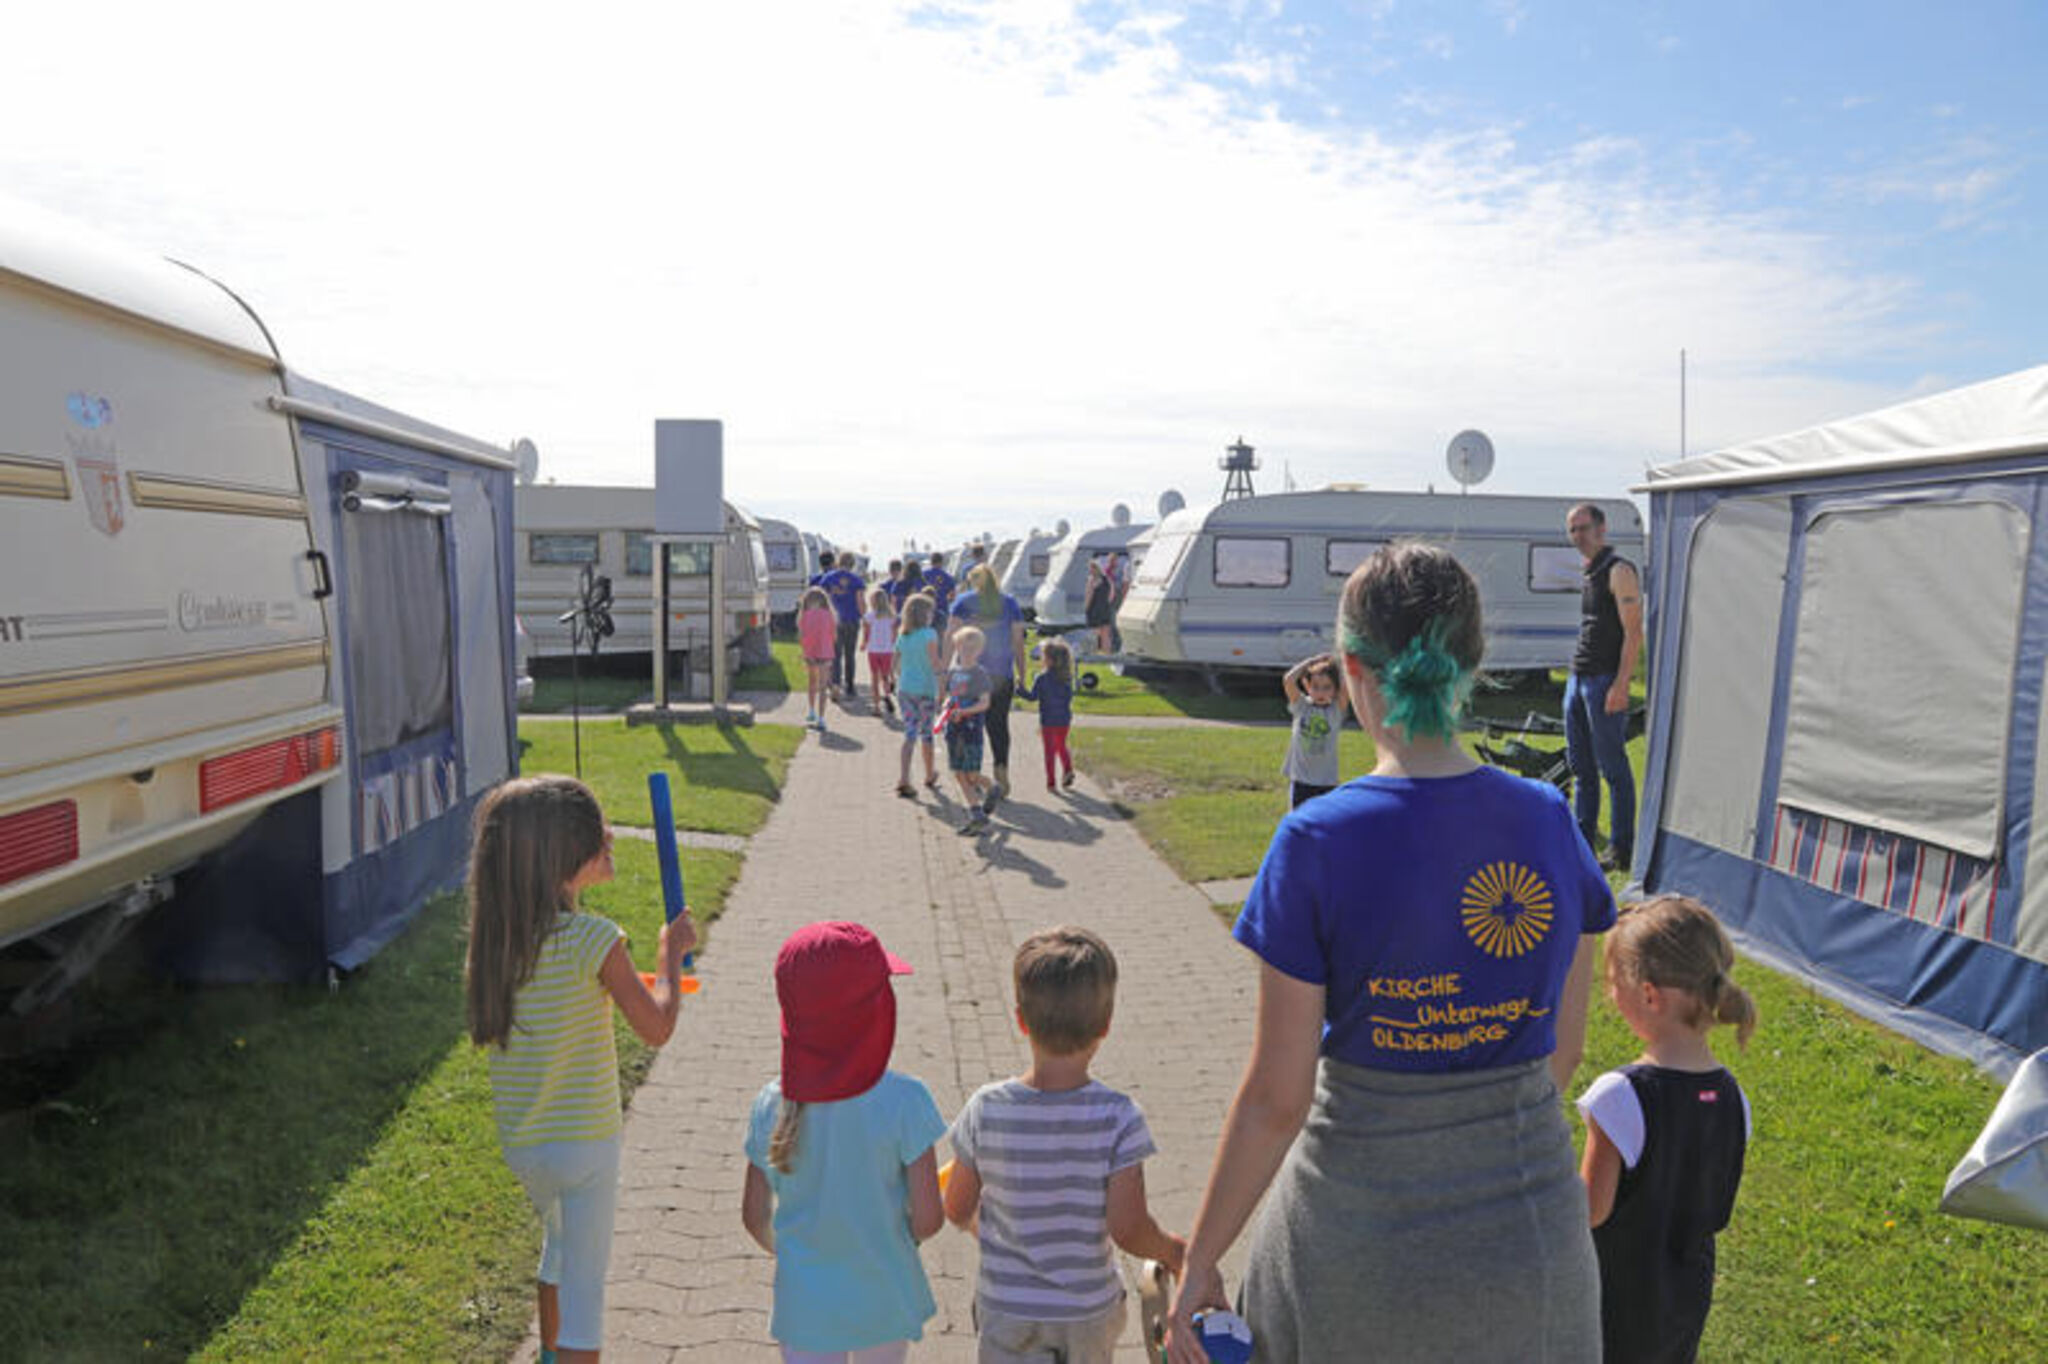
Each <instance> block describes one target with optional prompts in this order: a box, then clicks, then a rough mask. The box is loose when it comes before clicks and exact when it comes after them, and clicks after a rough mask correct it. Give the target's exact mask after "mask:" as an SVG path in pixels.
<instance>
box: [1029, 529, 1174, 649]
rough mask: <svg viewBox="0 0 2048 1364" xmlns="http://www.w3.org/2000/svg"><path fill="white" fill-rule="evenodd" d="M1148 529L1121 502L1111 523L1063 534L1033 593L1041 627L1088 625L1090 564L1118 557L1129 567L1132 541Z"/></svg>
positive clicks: (1060, 627)
mask: <svg viewBox="0 0 2048 1364" xmlns="http://www.w3.org/2000/svg"><path fill="white" fill-rule="evenodd" d="M1062 524H1065V523H1064V522H1063V523H1062ZM1147 529H1149V527H1148V525H1147V523H1144V522H1139V523H1138V524H1136V525H1133V524H1132V523H1131V509H1130V508H1129V507H1126V506H1125V505H1124V504H1123V503H1121V502H1119V503H1117V504H1116V506H1115V507H1113V508H1111V509H1110V513H1109V524H1108V525H1106V526H1096V527H1094V528H1093V529H1090V530H1069V531H1068V532H1067V533H1066V534H1065V535H1064V536H1062V537H1061V538H1060V541H1059V543H1058V544H1056V545H1054V546H1053V547H1052V549H1051V550H1050V551H1048V553H1047V556H1046V559H1047V562H1046V569H1045V573H1044V576H1043V577H1042V578H1041V579H1040V580H1039V584H1038V589H1037V591H1036V592H1035V593H1034V594H1033V595H1032V605H1033V606H1034V607H1035V608H1036V610H1037V615H1036V616H1035V619H1036V621H1037V622H1038V628H1039V629H1041V630H1044V631H1046V632H1048V633H1050V632H1053V631H1059V630H1077V629H1080V628H1081V627H1082V626H1083V625H1085V624H1087V619H1088V611H1087V606H1088V565H1089V564H1090V563H1098V564H1107V563H1108V562H1109V560H1111V559H1112V558H1114V559H1116V560H1118V561H1119V563H1120V564H1121V565H1123V566H1126V567H1127V566H1128V564H1129V555H1130V552H1131V542H1132V541H1133V540H1135V539H1137V537H1138V536H1139V535H1141V534H1143V533H1144V532H1145V531H1146V530H1147ZM1126 581H1128V578H1126Z"/></svg>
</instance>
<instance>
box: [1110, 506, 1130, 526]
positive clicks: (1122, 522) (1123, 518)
mask: <svg viewBox="0 0 2048 1364" xmlns="http://www.w3.org/2000/svg"><path fill="white" fill-rule="evenodd" d="M1109 524H1111V525H1112V526H1128V525H1130V524H1131V509H1130V508H1129V507H1126V506H1125V505H1124V504H1123V503H1121V502H1119V503H1117V504H1116V505H1115V506H1114V507H1111V508H1110V509H1109Z"/></svg>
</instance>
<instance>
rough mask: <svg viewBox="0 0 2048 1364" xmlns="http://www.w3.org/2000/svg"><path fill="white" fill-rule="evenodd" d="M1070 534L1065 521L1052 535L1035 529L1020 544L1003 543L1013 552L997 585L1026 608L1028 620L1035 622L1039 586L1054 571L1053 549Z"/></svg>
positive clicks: (1013, 542) (1055, 527)
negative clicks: (1010, 546) (999, 584)
mask: <svg viewBox="0 0 2048 1364" xmlns="http://www.w3.org/2000/svg"><path fill="white" fill-rule="evenodd" d="M1067 530H1068V527H1067V523H1066V522H1065V521H1062V522H1060V523H1059V524H1058V525H1056V526H1054V527H1053V528H1052V530H1051V531H1050V532H1047V531H1042V530H1040V529H1038V528H1037V527H1036V526H1033V527H1032V528H1031V533H1030V534H1029V535H1026V536H1025V537H1023V538H1022V539H1021V540H1015V541H1009V540H1006V541H1004V542H1003V543H1004V544H1006V545H1012V546H1014V548H1012V549H1011V550H1010V557H1009V558H1008V560H1007V561H1005V563H1004V564H1003V567H1002V569H1001V576H1000V578H999V579H998V581H999V582H1000V583H1001V586H1002V589H1003V591H1004V592H1006V593H1008V594H1009V595H1010V596H1012V597H1015V598H1016V599H1017V600H1018V602H1020V603H1021V604H1022V605H1023V608H1024V615H1025V618H1026V619H1032V620H1035V619H1036V618H1037V616H1038V606H1037V599H1038V586H1039V584H1040V583H1042V582H1044V581H1045V575H1046V574H1047V573H1048V572H1050V571H1051V569H1052V551H1053V547H1054V546H1055V545H1057V544H1059V542H1060V541H1061V540H1063V539H1065V538H1066V535H1067Z"/></svg>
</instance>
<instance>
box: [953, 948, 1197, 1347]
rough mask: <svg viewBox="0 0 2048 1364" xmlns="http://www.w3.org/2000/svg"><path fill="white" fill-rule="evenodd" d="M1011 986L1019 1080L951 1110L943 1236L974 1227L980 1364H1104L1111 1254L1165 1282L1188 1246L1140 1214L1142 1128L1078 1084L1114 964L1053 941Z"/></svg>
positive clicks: (1027, 951)
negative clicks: (1019, 1031) (1027, 1061)
mask: <svg viewBox="0 0 2048 1364" xmlns="http://www.w3.org/2000/svg"><path fill="white" fill-rule="evenodd" d="M1015 975H1016V988H1017V1023H1018V1026H1020V1027H1021V1028H1023V1030H1024V1032H1025V1035H1026V1036H1027V1037H1029V1038H1030V1041H1031V1068H1030V1069H1029V1070H1027V1071H1025V1073H1024V1074H1023V1075H1021V1076H1019V1077H1018V1078H1016V1079H1014V1080H1002V1081H998V1082H997V1083H995V1084H991V1085H984V1086H982V1088H981V1089H979V1090H977V1091H976V1092H975V1095H974V1097H973V1098H971V1099H969V1100H968V1101H967V1106H966V1107H964V1108H962V1109H961V1110H960V1116H959V1117H958V1118H956V1119H954V1121H953V1128H952V1132H951V1137H952V1142H953V1155H954V1164H953V1173H952V1176H951V1178H950V1179H949V1180H948V1182H947V1184H946V1193H945V1201H946V1216H947V1217H948V1218H950V1219H951V1220H952V1221H953V1223H954V1224H955V1225H956V1226H959V1227H960V1228H961V1229H963V1230H968V1229H972V1228H974V1227H975V1225H976V1223H977V1221H978V1222H979V1239H980V1241H981V1275H980V1279H979V1280H978V1282H977V1284H976V1286H975V1295H974V1320H975V1328H976V1330H977V1331H978V1332H979V1333H980V1360H981V1364H1007V1362H1008V1361H1022V1360H1042V1359H1047V1358H1054V1359H1061V1360H1064V1361H1066V1362H1067V1364H1095V1362H1096V1361H1100V1364H1109V1361H1110V1357H1111V1355H1112V1354H1113V1353H1114V1352H1115V1350H1116V1343H1117V1338H1118V1337H1119V1336H1121V1335H1122V1334H1123V1328H1124V1316H1125V1309H1124V1285H1123V1278H1122V1276H1121V1275H1120V1274H1119V1273H1118V1272H1117V1267H1116V1260H1115V1257H1114V1255H1113V1253H1112V1251H1111V1243H1112V1242H1114V1243H1115V1245H1117V1246H1120V1247H1121V1248H1123V1249H1124V1250H1126V1251H1128V1252H1130V1253H1131V1254H1132V1255H1137V1256H1141V1257H1144V1258H1146V1259H1153V1260H1158V1261H1160V1262H1161V1263H1162V1264H1164V1265H1165V1266H1166V1267H1167V1268H1168V1269H1169V1270H1171V1271H1172V1272H1173V1273H1174V1274H1175V1275H1178V1274H1179V1273H1180V1270H1181V1261H1182V1258H1183V1256H1184V1255H1185V1253H1186V1251H1187V1243H1186V1242H1185V1241H1183V1240H1182V1239H1181V1238H1180V1237H1178V1236H1174V1235H1170V1234H1169V1233H1167V1232H1165V1231H1163V1230H1161V1229H1160V1226H1159V1224H1158V1222H1156V1221H1154V1220H1153V1217H1152V1213H1151V1211H1150V1209H1148V1208H1147V1207H1146V1204H1145V1166H1144V1160H1145V1157H1147V1156H1149V1155H1151V1154H1152V1153H1153V1152H1154V1150H1155V1149H1156V1148H1155V1147H1154V1146H1153V1145H1152V1134H1151V1132H1150V1131H1149V1130H1148V1129H1147V1128H1146V1126H1145V1115H1144V1114H1143V1113H1141V1112H1139V1111H1138V1106H1137V1104H1135V1103H1133V1102H1132V1101H1131V1100H1130V1098H1129V1097H1127V1096H1125V1095H1123V1094H1119V1093H1118V1092H1117V1091H1115V1090H1113V1089H1111V1088H1109V1087H1108V1086H1107V1085H1104V1084H1102V1083H1100V1082H1098V1081H1096V1080H1094V1079H1091V1078H1090V1077H1089V1074H1088V1064H1089V1062H1090V1061H1092V1060H1093V1059H1094V1057H1095V1051H1096V1048H1098V1047H1100V1046H1101V1045H1102V1039H1103V1038H1104V1037H1106V1036H1108V1035H1109V1020H1110V1014H1111V1013H1112V1012H1113V1010H1114V1008H1115V1005H1116V957H1115V956H1114V955H1113V954H1112V953H1111V952H1110V950H1109V947H1108V945H1107V944H1105V943H1104V942H1103V941H1102V939H1100V938H1098V937H1096V936H1095V935H1094V934H1093V933H1090V932H1088V931H1086V930H1085V929H1079V928H1065V927H1062V928H1053V929H1048V930H1046V931H1045V932H1043V933H1037V934H1034V935H1032V936H1031V937H1030V938H1028V939H1026V940H1025V942H1024V945H1023V946H1022V947H1020V948H1018V949H1017V961H1016V967H1015Z"/></svg>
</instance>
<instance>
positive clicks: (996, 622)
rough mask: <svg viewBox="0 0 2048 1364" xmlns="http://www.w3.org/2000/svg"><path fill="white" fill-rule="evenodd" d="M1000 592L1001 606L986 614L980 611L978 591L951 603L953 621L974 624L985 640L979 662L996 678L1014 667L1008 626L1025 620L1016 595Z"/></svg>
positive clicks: (1001, 678)
mask: <svg viewBox="0 0 2048 1364" xmlns="http://www.w3.org/2000/svg"><path fill="white" fill-rule="evenodd" d="M999 595H1001V596H1002V601H1003V606H1002V610H1001V611H999V612H998V613H997V614H996V615H995V616H993V617H989V618H984V617H983V616H982V614H981V604H980V600H979V599H980V597H981V594H980V593H979V592H969V593H967V594H966V595H965V596H963V597H961V598H960V600H958V601H956V602H954V603H953V623H954V624H955V625H956V626H958V625H972V626H974V627H976V628H977V629H979V630H980V631H981V633H982V638H983V639H984V640H986V641H987V647H986V648H984V649H983V650H982V651H981V666H982V667H984V668H987V669H988V675H989V676H990V677H993V678H994V679H995V680H996V681H998V682H1000V681H1002V680H1003V679H1004V678H1006V677H1010V676H1012V675H1014V674H1015V673H1016V671H1017V659H1016V656H1015V655H1014V654H1013V653H1012V652H1011V650H1010V631H1011V627H1013V626H1016V625H1021V624H1023V622H1024V608H1023V607H1021V606H1019V605H1017V599H1016V598H1015V597H1012V596H1010V595H1008V594H1007V593H1004V594H999Z"/></svg>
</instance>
